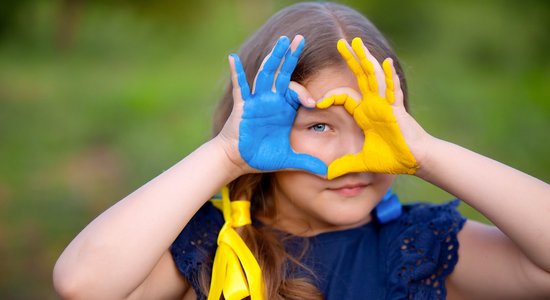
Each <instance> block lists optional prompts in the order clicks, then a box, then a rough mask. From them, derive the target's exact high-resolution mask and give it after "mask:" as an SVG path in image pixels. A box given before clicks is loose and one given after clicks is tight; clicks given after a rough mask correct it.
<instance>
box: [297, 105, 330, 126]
mask: <svg viewBox="0 0 550 300" xmlns="http://www.w3.org/2000/svg"><path fill="white" fill-rule="evenodd" d="M332 109H333V108H332V107H330V108H328V109H318V108H314V109H303V110H302V111H300V112H299V113H298V114H297V116H296V119H295V120H294V123H307V122H312V121H324V120H330V121H338V120H339V119H340V116H339V114H337V113H336V112H335V111H332Z"/></svg>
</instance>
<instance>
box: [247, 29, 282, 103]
mask: <svg viewBox="0 0 550 300" xmlns="http://www.w3.org/2000/svg"><path fill="white" fill-rule="evenodd" d="M289 45H290V41H289V40H288V37H286V36H282V37H280V38H279V40H277V43H276V44H275V46H274V47H273V50H271V53H270V54H268V55H267V56H266V58H265V59H264V62H263V63H262V66H261V67H260V70H259V71H258V74H257V76H256V80H255V82H254V93H257V92H269V91H271V88H272V86H273V79H274V78H275V71H277V69H278V68H279V65H281V62H282V60H283V57H284V56H285V54H286V52H287V50H288V46H289Z"/></svg>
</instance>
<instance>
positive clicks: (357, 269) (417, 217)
mask: <svg viewBox="0 0 550 300" xmlns="http://www.w3.org/2000/svg"><path fill="white" fill-rule="evenodd" d="M458 203H459V202H458V200H455V201H452V202H448V203H445V204H439V205H435V204H428V203H422V204H408V205H404V207H403V214H402V215H401V216H400V217H399V219H397V220H395V221H392V222H390V223H387V224H379V223H378V222H376V221H372V222H370V223H367V224H365V225H363V226H360V227H357V228H353V229H347V230H342V231H334V232H327V233H322V234H319V235H317V236H313V237H308V238H306V239H308V248H307V249H308V250H307V252H306V254H305V256H303V258H302V263H303V264H305V265H306V266H308V267H309V268H311V269H312V270H314V272H315V275H316V277H315V284H316V285H317V287H318V288H319V290H320V291H321V292H322V293H323V295H324V296H325V299H338V300H339V299H445V297H446V289H445V278H446V277H447V276H448V275H449V274H450V273H451V272H452V270H453V268H454V266H455V265H456V262H457V261H458V246H459V245H458V240H457V234H458V232H459V231H460V229H462V227H463V225H464V222H465V219H464V218H463V217H462V216H461V215H460V213H459V212H458V211H457V210H456V207H457V206H458ZM222 225H223V216H222V213H221V212H220V211H219V210H218V209H216V208H215V207H214V206H213V205H212V204H211V203H210V202H208V203H206V204H205V205H204V206H203V207H202V208H201V209H200V210H199V211H198V212H197V214H195V216H194V217H193V218H192V219H191V221H190V222H189V224H188V225H187V226H186V227H185V228H184V230H183V231H182V232H181V233H180V235H179V236H178V237H177V239H176V240H175V241H174V243H173V244H172V246H171V248H170V250H171V252H172V255H173V258H174V260H175V262H176V265H177V267H178V269H179V270H180V272H181V273H182V274H183V276H184V277H185V278H186V279H187V280H188V281H189V283H190V284H191V286H192V287H193V289H194V290H195V292H196V293H197V299H206V297H205V295H203V294H202V293H201V290H200V286H199V279H198V276H199V271H200V269H201V266H202V264H205V263H207V264H212V257H213V256H214V253H215V251H216V238H217V234H218V231H219V229H220V228H221V226H222ZM300 239H301V238H300ZM292 240H293V239H291V240H290V241H292ZM296 240H298V238H296ZM297 245H301V243H295V242H288V243H287V244H286V246H287V251H289V252H290V253H298V252H299V249H298V248H297V247H299V246H297ZM294 251H297V252H294Z"/></svg>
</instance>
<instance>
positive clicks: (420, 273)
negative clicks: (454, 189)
mask: <svg viewBox="0 0 550 300" xmlns="http://www.w3.org/2000/svg"><path fill="white" fill-rule="evenodd" d="M458 204H459V201H458V200H454V201H451V202H449V203H445V204H441V205H433V204H418V205H415V206H412V208H410V211H409V213H406V214H404V217H402V218H400V219H399V220H397V221H396V222H397V223H398V224H396V227H397V228H399V229H400V230H402V232H401V233H400V234H397V237H398V238H395V239H392V240H390V241H388V243H389V247H388V248H387V249H391V250H390V253H389V255H388V260H387V261H388V264H389V265H388V271H389V276H390V281H391V283H392V284H390V290H389V293H388V299H445V297H446V295H447V290H446V288H445V278H446V277H447V276H448V275H449V274H451V272H452V271H453V269H454V267H455V265H456V263H457V261H458V247H459V245H458V240H457V234H458V232H459V231H460V230H461V229H462V227H463V225H464V223H465V221H466V220H465V219H464V218H463V217H462V216H461V215H460V213H459V212H458V211H457V210H456V207H457V206H458ZM390 236H396V235H390Z"/></svg>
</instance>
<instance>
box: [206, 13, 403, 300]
mask: <svg viewBox="0 0 550 300" xmlns="http://www.w3.org/2000/svg"><path fill="white" fill-rule="evenodd" d="M298 34H300V35H302V36H304V38H305V41H306V44H305V48H304V50H303V52H302V55H301V56H300V59H299V61H298V64H297V66H296V69H295V71H294V72H293V74H292V78H291V80H293V81H296V82H298V83H301V84H304V83H306V82H307V80H308V78H310V77H311V76H312V75H313V74H315V73H316V72H319V71H320V70H322V69H324V68H326V67H331V66H340V65H342V66H343V65H344V61H343V60H342V58H341V56H340V54H339V53H338V51H337V49H336V42H337V41H338V40H339V39H346V40H347V41H348V42H351V40H352V39H353V38H354V37H360V38H361V39H362V40H363V42H364V44H365V45H366V46H367V48H368V49H369V51H370V52H371V53H372V55H373V56H374V57H375V58H376V59H377V60H378V61H379V62H382V61H383V60H384V59H385V58H387V57H391V58H392V59H393V61H394V66H395V69H396V72H397V74H398V76H399V78H400V81H401V87H402V89H403V94H404V96H405V99H404V100H405V103H407V101H406V100H407V85H406V81H405V78H404V74H403V69H402V68H401V65H400V63H399V60H398V58H397V57H396V55H395V53H394V52H393V50H392V49H391V48H390V46H389V44H388V42H387V41H386V39H385V38H384V37H383V36H382V34H381V33H380V32H379V31H378V29H377V28H376V27H375V26H374V25H373V24H372V23H371V22H370V21H369V20H368V19H367V18H366V17H365V16H363V15H362V14H360V13H359V12H357V11H355V10H353V9H352V8H350V7H348V6H345V5H342V4H336V3H329V2H322V3H316V2H305V3H298V4H295V5H292V6H289V7H286V8H284V9H283V10H281V11H279V12H278V13H276V14H275V15H273V16H272V17H271V18H270V19H269V20H268V21H267V22H266V23H265V24H264V25H263V26H262V27H261V28H260V29H258V30H257V31H256V32H255V33H254V34H253V35H252V36H251V37H250V38H249V39H248V40H247V41H246V42H245V43H244V44H243V45H242V46H241V48H240V50H239V51H238V52H237V54H238V55H239V57H240V58H241V61H242V63H243V67H244V70H245V72H246V74H247V79H248V82H249V83H252V82H253V80H254V77H255V75H256V72H257V70H258V69H259V67H260V65H261V63H262V61H263V59H264V57H265V56H266V55H267V54H268V53H269V52H270V51H271V48H272V47H273V45H274V44H275V42H276V41H277V39H278V38H279V37H280V36H283V35H285V36H288V37H289V38H291V39H292V37H294V36H295V35H298ZM231 90H232V87H231V83H230V82H229V83H228V85H227V87H226V89H225V92H224V94H223V97H222V99H221V102H220V103H219V105H218V107H217V109H216V112H215V115H214V126H213V134H214V136H215V135H217V134H218V133H219V132H220V130H221V128H222V127H223V125H224V124H225V122H226V120H227V118H228V117H229V114H230V113H231V110H232V108H233V98H232V94H231ZM229 188H230V190H231V193H230V194H231V196H230V197H231V199H237V197H240V198H242V197H243V196H244V197H246V198H247V199H250V201H251V202H252V203H251V204H252V214H253V215H255V216H262V217H263V219H271V220H272V219H273V218H274V217H275V213H276V207H275V203H274V201H273V199H272V197H271V196H270V195H271V174H269V173H262V174H247V175H243V176H241V177H239V178H237V179H236V180H234V181H233V182H231V183H230V184H229ZM239 233H240V235H241V236H242V238H243V240H244V241H245V242H246V243H247V245H248V246H249V248H250V249H251V251H252V253H254V255H255V257H256V259H257V260H258V263H259V264H260V267H261V269H262V274H263V276H264V282H265V287H266V297H267V299H322V298H323V296H322V294H321V293H320V291H319V290H318V288H317V287H316V286H315V285H314V283H313V282H312V281H313V280H314V274H312V276H310V278H296V277H295V276H293V272H292V269H293V268H295V267H297V266H298V267H302V268H305V266H303V265H301V264H300V263H299V259H300V258H299V257H294V256H292V255H290V254H288V253H287V251H286V250H285V247H284V236H281V234H280V233H279V232H275V231H273V230H272V228H271V227H270V226H261V227H259V228H255V227H253V226H250V225H249V226H244V227H242V228H239ZM305 269H306V270H307V268H305ZM209 272H210V270H208V269H205V270H203V272H202V277H203V280H202V281H203V282H204V283H206V284H204V287H205V290H206V291H207V285H208V283H207V282H208V279H209V278H207V277H208V275H207V274H209Z"/></svg>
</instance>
